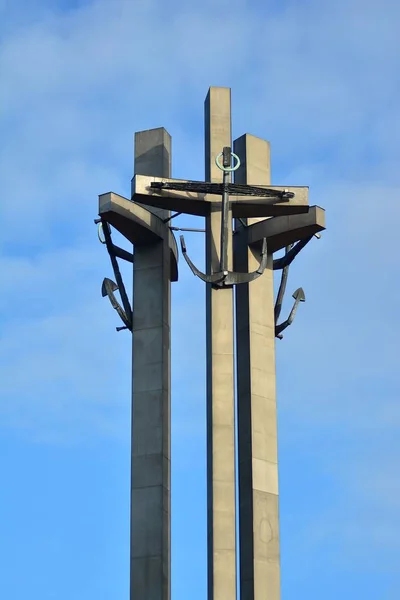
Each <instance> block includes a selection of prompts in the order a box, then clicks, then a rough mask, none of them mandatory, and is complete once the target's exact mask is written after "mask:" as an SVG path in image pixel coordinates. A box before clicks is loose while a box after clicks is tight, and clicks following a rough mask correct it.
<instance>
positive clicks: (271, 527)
mask: <svg viewBox="0 0 400 600" xmlns="http://www.w3.org/2000/svg"><path fill="white" fill-rule="evenodd" d="M234 152H235V153H236V154H238V156H239V157H240V159H241V167H240V168H239V169H238V170H237V171H236V172H235V182H236V183H248V184H251V185H256V184H263V185H268V184H270V183H271V175H270V147H269V143H268V142H267V141H265V140H262V139H260V138H257V137H254V136H251V135H248V134H246V135H243V136H242V137H240V138H239V139H237V140H235V143H234ZM258 220H261V219H248V220H247V221H248V224H249V225H250V224H252V223H254V222H255V221H258ZM236 225H237V227H238V228H239V227H241V226H242V225H241V224H240V223H239V222H237V224H236ZM241 237H243V236H241ZM258 263H259V256H254V255H253V253H252V251H251V250H249V249H248V247H247V245H243V246H242V247H240V246H238V247H235V270H237V271H253V270H254V269H255V268H256V266H257V264H258ZM236 327H237V330H236V331H237V334H236V335H237V338H236V340H237V341H236V347H237V395H238V463H239V531H240V598H241V600H279V598H280V559H279V512H278V509H279V504H278V458H277V418H276V417H277V415H276V381H275V323H274V289H273V270H272V255H270V256H269V258H268V267H267V269H266V270H265V272H264V274H263V275H262V276H261V277H259V278H258V279H257V280H255V281H253V282H252V283H250V284H249V285H239V286H237V287H236Z"/></svg>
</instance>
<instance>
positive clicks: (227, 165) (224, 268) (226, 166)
mask: <svg viewBox="0 0 400 600" xmlns="http://www.w3.org/2000/svg"><path fill="white" fill-rule="evenodd" d="M221 157H222V165H221V164H220V162H219V159H220V158H221ZM232 158H234V159H235V160H236V164H235V165H234V166H231V164H232ZM215 161H216V164H217V166H218V168H219V169H221V171H223V182H222V184H220V183H201V182H184V183H183V182H171V183H170V182H152V183H151V187H152V188H156V189H165V190H167V189H170V190H177V191H179V190H180V191H186V192H187V191H193V192H197V193H206V194H215V195H221V196H222V203H221V212H222V215H221V245H220V262H219V270H218V271H217V272H216V273H211V274H206V273H203V272H202V271H200V270H199V269H198V268H197V267H196V266H195V265H194V263H193V262H192V260H191V259H190V258H189V256H188V254H187V249H186V244H185V238H184V236H183V235H182V236H180V242H181V250H182V254H183V257H184V259H185V261H186V262H187V264H188V265H189V267H190V269H191V271H192V273H193V274H194V275H196V276H197V277H199V278H200V279H201V280H202V281H204V282H206V283H211V284H212V285H213V286H215V287H223V286H232V285H237V284H240V283H250V282H251V281H254V280H255V279H257V278H258V277H260V275H262V274H263V273H264V271H265V268H266V266H267V260H268V255H267V240H266V238H263V242H262V248H261V260H260V264H259V266H258V268H257V269H256V270H255V271H253V272H251V273H236V272H234V271H229V270H228V241H229V213H230V200H229V194H237V195H241V196H246V195H247V196H262V197H267V198H270V201H268V200H265V201H264V203H265V204H276V203H279V202H287V200H288V199H290V198H293V196H294V194H293V193H292V192H288V191H278V190H272V189H268V188H264V187H257V186H250V185H243V184H232V183H230V181H229V179H230V173H231V172H232V171H235V170H236V169H238V167H239V166H240V159H239V157H238V156H237V155H236V154H234V153H233V152H232V151H231V148H230V147H228V146H226V147H224V149H223V151H222V152H221V153H220V154H219V155H218V156H217V157H216V159H215Z"/></svg>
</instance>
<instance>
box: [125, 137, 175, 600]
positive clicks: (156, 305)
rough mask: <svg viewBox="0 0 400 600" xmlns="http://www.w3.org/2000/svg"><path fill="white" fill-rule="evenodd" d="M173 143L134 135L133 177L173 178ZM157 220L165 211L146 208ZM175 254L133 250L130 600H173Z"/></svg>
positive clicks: (153, 248) (156, 248)
mask: <svg viewBox="0 0 400 600" xmlns="http://www.w3.org/2000/svg"><path fill="white" fill-rule="evenodd" d="M170 171H171V138H170V136H169V134H168V133H167V132H166V131H165V129H163V128H158V129H152V130H148V131H141V132H139V133H136V134H135V165H134V172H135V173H140V174H142V175H157V176H160V177H169V176H170ZM146 208H148V209H149V210H151V211H152V212H154V213H155V214H157V216H159V217H161V218H165V217H167V216H168V215H169V213H168V211H165V210H163V209H153V208H150V207H146ZM170 260H171V253H170V247H169V243H168V239H167V238H166V237H165V238H164V239H162V240H159V241H157V242H155V243H153V244H150V245H149V244H137V245H135V256H134V265H133V268H134V272H133V336H132V337H133V373H132V381H133V384H132V385H133V389H132V475H131V481H132V485H131V488H132V489H131V584H130V598H131V600H139V599H143V600H169V599H170V597H171V576H170V571H171V466H170V457H171V397H170V389H171V386H170V381H171V365H170V338H171V331H170V323H171V282H170V273H171V266H170Z"/></svg>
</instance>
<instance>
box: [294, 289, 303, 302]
mask: <svg viewBox="0 0 400 600" xmlns="http://www.w3.org/2000/svg"><path fill="white" fill-rule="evenodd" d="M292 298H294V299H295V300H297V301H298V302H305V301H306V295H305V293H304V290H303V288H301V287H300V288H297V290H296V291H295V292H293V294H292Z"/></svg>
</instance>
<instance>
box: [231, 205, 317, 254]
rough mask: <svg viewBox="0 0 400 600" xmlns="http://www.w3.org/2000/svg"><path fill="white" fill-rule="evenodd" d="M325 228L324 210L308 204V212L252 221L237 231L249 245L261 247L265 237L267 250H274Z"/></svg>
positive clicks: (309, 236) (311, 235)
mask: <svg viewBox="0 0 400 600" xmlns="http://www.w3.org/2000/svg"><path fill="white" fill-rule="evenodd" d="M324 229H325V210H324V209H323V208H320V207H319V206H310V207H309V210H308V212H306V213H303V214H297V215H288V216H281V217H275V218H274V219H265V220H263V221H258V222H257V223H253V224H252V225H249V226H248V227H244V228H243V229H241V230H239V231H238V235H244V236H246V238H247V243H248V245H249V246H252V247H255V248H261V245H262V242H263V239H264V238H266V239H267V243H268V250H269V252H271V253H272V252H276V251H278V250H281V249H282V248H285V247H286V246H289V245H290V244H294V243H296V242H298V241H299V240H304V239H305V238H311V237H313V236H314V235H316V234H318V233H320V232H321V231H323V230H324Z"/></svg>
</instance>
